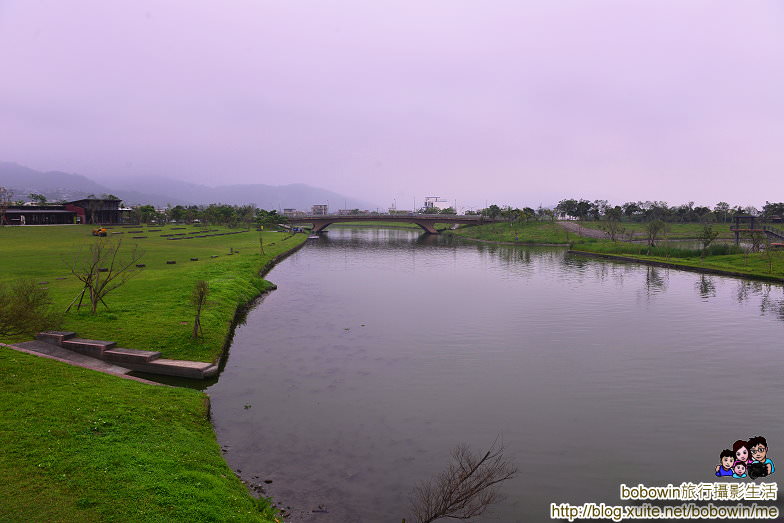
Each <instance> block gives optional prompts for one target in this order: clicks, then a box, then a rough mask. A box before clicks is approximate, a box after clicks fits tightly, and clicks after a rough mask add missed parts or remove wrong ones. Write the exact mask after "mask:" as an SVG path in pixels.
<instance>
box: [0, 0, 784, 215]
mask: <svg viewBox="0 0 784 523" xmlns="http://www.w3.org/2000/svg"><path fill="white" fill-rule="evenodd" d="M0 160H5V161H14V162H18V163H21V164H23V165H26V166H28V167H32V168H35V169H41V170H65V171H69V172H77V173H80V174H84V175H86V176H89V177H91V178H93V179H96V180H98V181H100V182H103V183H108V182H110V180H111V179H112V178H119V177H133V176H140V175H145V176H149V175H156V176H158V175H160V176H167V177H171V178H179V179H184V180H189V181H193V182H197V183H204V184H207V185H217V184H224V183H254V182H255V183H268V184H286V183H294V182H302V183H308V184H311V185H316V186H320V187H324V188H328V189H332V190H336V191H339V192H343V193H346V194H349V195H353V196H356V197H359V198H364V199H368V200H371V201H373V202H377V203H379V204H380V205H385V204H388V203H392V201H393V199H394V200H397V206H398V208H410V207H411V206H412V205H413V199H414V198H415V197H416V198H417V202H418V204H421V200H422V198H423V197H424V196H429V195H438V196H442V197H444V198H447V199H449V200H450V201H451V200H457V202H458V206H460V207H464V206H483V205H484V204H485V201H489V202H498V203H510V204H514V205H520V206H522V205H533V206H536V205H538V204H539V203H542V204H545V205H547V204H552V203H555V202H557V201H558V200H559V199H561V198H564V197H584V198H588V199H597V198H603V199H609V200H611V201H617V202H619V203H620V202H622V201H627V200H638V199H659V200H667V201H669V202H670V203H681V202H684V201H688V200H694V201H697V202H698V203H709V204H714V203H716V202H717V201H719V200H726V201H728V202H730V203H740V204H744V205H745V204H754V205H759V204H762V203H764V201H765V200H771V201H782V200H784V2H782V1H778V0H771V1H753V0H750V1H716V0H714V1H698V0H690V1H684V0H672V1H668V0H650V1H642V0H638V1H635V0H617V1H608V0H579V1H578V0H575V1H566V0H540V1H525V0H511V1H502V0H492V1H480V0H475V1H460V0H434V1H427V0H415V1H389V2H387V1H383V0H372V1H369V0H356V1H349V0H340V1H326V0H318V1H294V0H279V1H274V2H273V1H258V0H257V1H221V2H218V1H214V2H196V1H193V0H183V1H160V2H148V1H142V0H133V1H129V2H123V1H118V0H112V1H105V0H96V1H66V0H56V1H34V0H22V1H7V0H0Z"/></svg>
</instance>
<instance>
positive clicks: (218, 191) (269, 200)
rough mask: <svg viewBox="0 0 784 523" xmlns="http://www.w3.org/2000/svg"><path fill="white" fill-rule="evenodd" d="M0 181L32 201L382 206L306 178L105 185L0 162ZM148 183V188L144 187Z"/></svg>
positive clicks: (130, 181) (144, 180)
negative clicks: (111, 198) (108, 197)
mask: <svg viewBox="0 0 784 523" xmlns="http://www.w3.org/2000/svg"><path fill="white" fill-rule="evenodd" d="M0 186H3V187H6V188H8V189H10V190H11V191H13V193H14V195H15V197H14V199H19V200H29V195H30V193H38V194H43V195H44V196H46V197H47V198H48V199H49V200H52V201H56V200H77V199H79V198H84V197H86V196H89V195H91V194H92V195H95V196H97V197H101V196H103V195H104V194H113V195H115V196H117V197H118V198H120V199H122V200H123V202H124V203H125V205H141V204H149V205H155V206H156V207H165V206H166V205H169V204H171V205H206V204H210V203H227V204H232V205H243V204H254V205H256V207H260V208H262V209H283V208H294V209H301V210H309V209H310V206H311V205H316V204H326V203H327V202H329V205H330V209H338V208H343V207H344V206H346V207H347V208H349V209H355V208H356V209H375V208H376V207H377V205H375V204H373V203H370V202H366V201H362V200H359V199H357V198H352V197H349V196H345V195H342V194H338V193H336V192H333V191H328V190H326V189H321V188H319V187H312V186H310V185H305V184H301V183H294V184H289V185H263V184H244V185H221V186H218V187H207V186H206V185H198V184H194V183H189V182H183V181H180V180H173V179H170V178H161V177H138V178H128V179H121V180H112V181H111V182H110V183H107V184H106V185H103V184H100V183H98V182H95V181H93V180H91V179H89V178H87V177H86V176H82V175H80V174H69V173H65V172H60V171H48V172H41V171H36V170H34V169H30V168H28V167H24V166H21V165H19V164H16V163H11V162H0ZM139 187H144V191H139V190H138V188H139Z"/></svg>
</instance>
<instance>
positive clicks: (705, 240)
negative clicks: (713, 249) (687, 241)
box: [697, 223, 719, 257]
mask: <svg viewBox="0 0 784 523" xmlns="http://www.w3.org/2000/svg"><path fill="white" fill-rule="evenodd" d="M718 235H719V232H718V231H714V230H713V225H711V224H710V223H706V224H705V225H703V226H702V232H700V234H698V235H697V239H698V240H699V242H700V244H701V245H702V256H703V257H704V256H705V254H707V252H708V247H710V244H711V243H713V240H715V239H716V237H717V236H718Z"/></svg>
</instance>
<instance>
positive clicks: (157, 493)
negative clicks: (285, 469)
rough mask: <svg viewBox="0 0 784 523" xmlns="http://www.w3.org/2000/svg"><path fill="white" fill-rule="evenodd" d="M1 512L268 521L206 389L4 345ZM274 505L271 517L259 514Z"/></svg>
mask: <svg viewBox="0 0 784 523" xmlns="http://www.w3.org/2000/svg"><path fill="white" fill-rule="evenodd" d="M0 444H2V452H0V499H2V500H3V502H2V503H0V520H1V521H189V522H190V521H271V515H272V514H273V513H274V512H273V509H271V508H270V507H269V505H267V504H266V502H265V501H263V500H262V501H258V500H255V499H253V498H252V497H251V496H250V495H249V494H248V491H247V489H246V487H245V486H244V485H243V484H242V483H241V481H240V480H239V479H238V478H237V477H236V475H235V474H234V473H233V472H232V471H231V470H230V469H229V467H228V466H227V465H226V462H225V461H224V460H223V457H222V456H221V453H220V448H219V446H218V444H217V441H216V439H215V434H214V433H213V431H212V426H211V424H210V422H209V419H208V407H207V403H206V395H205V394H203V393H201V392H198V391H195V390H191V389H182V388H174V387H160V386H154V385H148V384H144V383H139V382H136V381H131V380H125V379H121V378H118V377H115V376H110V375H106V374H101V373H99V372H95V371H91V370H87V369H83V368H79V367H73V366H70V365H67V364H64V363H60V362H57V361H53V360H48V359H44V358H40V357H37V356H32V355H28V354H23V353H19V352H16V351H13V350H11V349H8V348H5V347H0ZM262 511H263V513H264V514H266V515H267V517H265V516H264V515H263V514H262Z"/></svg>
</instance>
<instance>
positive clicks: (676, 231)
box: [575, 221, 735, 240]
mask: <svg viewBox="0 0 784 523" xmlns="http://www.w3.org/2000/svg"><path fill="white" fill-rule="evenodd" d="M575 223H579V224H580V225H582V226H583V227H586V228H588V229H596V230H602V225H603V223H602V222H596V221H585V222H575ZM645 225H646V224H644V223H637V222H623V223H622V224H621V226H622V227H623V228H624V229H625V230H626V232H625V234H628V233H630V232H634V233H635V236H636V237H644V236H645ZM667 225H669V227H670V232H669V233H668V234H667V239H669V240H677V239H688V238H696V237H697V236H699V235H700V233H701V232H702V229H703V227H704V225H703V224H701V223H668V224H667ZM713 230H714V231H715V232H718V233H719V236H718V238H720V239H730V238H732V239H734V238H735V235H734V234H733V233H732V232H731V231H730V224H729V223H714V224H713Z"/></svg>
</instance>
